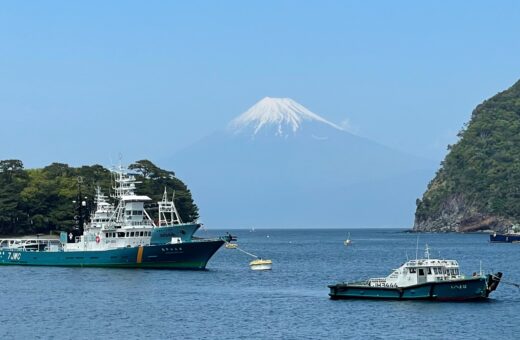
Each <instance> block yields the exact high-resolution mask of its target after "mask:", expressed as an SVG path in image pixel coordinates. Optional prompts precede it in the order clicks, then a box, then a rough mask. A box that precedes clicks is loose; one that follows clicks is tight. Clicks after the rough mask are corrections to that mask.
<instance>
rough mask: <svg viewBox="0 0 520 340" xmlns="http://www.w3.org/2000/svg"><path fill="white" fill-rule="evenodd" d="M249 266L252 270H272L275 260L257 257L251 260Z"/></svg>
mask: <svg viewBox="0 0 520 340" xmlns="http://www.w3.org/2000/svg"><path fill="white" fill-rule="evenodd" d="M249 267H250V268H251V270H271V269H272V267H273V261H271V260H263V259H256V260H253V261H251V262H249Z"/></svg>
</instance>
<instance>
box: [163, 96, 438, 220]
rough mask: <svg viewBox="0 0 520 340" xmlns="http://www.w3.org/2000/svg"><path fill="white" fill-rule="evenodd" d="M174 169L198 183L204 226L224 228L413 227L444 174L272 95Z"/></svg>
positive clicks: (174, 162)
mask: <svg viewBox="0 0 520 340" xmlns="http://www.w3.org/2000/svg"><path fill="white" fill-rule="evenodd" d="M280 137H282V138H280ZM161 165H163V164H161ZM164 167H167V168H169V169H172V170H174V171H175V173H176V174H177V175H178V176H179V177H180V178H181V179H183V181H185V182H186V183H188V184H189V186H190V190H191V191H192V193H193V197H194V199H195V201H196V202H197V205H198V206H199V208H200V215H201V219H202V221H204V222H205V223H207V224H208V225H212V226H215V227H220V228H229V227H251V226H255V227H258V228H261V227H267V228H284V227H303V228H306V227H320V228H321V227H364V226H371V227H385V226H392V227H409V226H411V225H412V223H413V218H414V211H415V201H416V199H417V198H418V197H420V196H421V194H422V191H423V188H424V187H425V186H426V184H427V183H428V180H429V178H430V177H431V175H432V174H433V173H434V171H435V164H433V163H432V162H430V161H427V160H424V159H420V158H417V157H414V156H410V155H408V154H405V153H402V152H400V151H397V150H394V149H391V148H388V147H385V146H383V145H381V144H378V143H376V142H374V141H371V140H369V139H366V138H362V137H359V136H356V135H353V134H351V133H349V132H348V131H345V130H343V129H341V128H340V127H339V126H337V125H335V124H334V123H331V122H330V121H328V120H326V119H325V118H322V117H321V116H319V115H317V114H315V113H313V112H311V111H310V110H308V109H306V108H305V107H303V106H302V105H300V104H298V103H296V102H295V101H293V100H291V99H289V98H269V97H266V98H264V99H262V100H260V101H259V102H258V103H256V104H255V105H254V106H253V107H251V108H250V109H249V110H247V111H246V112H244V113H243V114H241V115H239V116H238V117H237V118H235V119H234V120H233V121H231V123H229V124H228V125H227V128H224V129H222V130H219V131H215V132H214V133H213V134H211V135H209V136H207V137H205V138H203V139H201V140H199V141H198V142H196V143H194V144H192V145H191V146H189V147H188V148H185V149H183V150H181V151H179V152H177V153H175V154H174V155H172V157H171V158H169V159H167V160H165V162H164Z"/></svg>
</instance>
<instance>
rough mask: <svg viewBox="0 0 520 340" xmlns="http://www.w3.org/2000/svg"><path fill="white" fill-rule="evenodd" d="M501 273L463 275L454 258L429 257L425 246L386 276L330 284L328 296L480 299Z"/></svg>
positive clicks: (485, 294) (438, 299)
mask: <svg viewBox="0 0 520 340" xmlns="http://www.w3.org/2000/svg"><path fill="white" fill-rule="evenodd" d="M501 277H502V273H501V272H497V273H495V274H486V275H484V274H482V273H476V272H475V273H473V275H472V276H465V275H463V274H461V273H460V272H459V264H458V262H457V261H455V260H439V259H430V253H429V249H428V246H426V251H425V258H423V259H416V260H410V261H407V262H406V263H405V264H403V265H402V266H401V267H399V268H397V269H394V270H393V271H392V272H391V273H390V275H388V276H387V277H378V278H370V279H367V280H364V281H358V282H342V283H338V284H335V285H330V286H329V288H330V293H329V296H330V298H331V299H333V300H337V299H388V300H436V301H463V300H480V299H486V298H487V297H488V296H489V294H490V293H491V292H492V291H494V290H495V289H496V288H497V287H498V284H499V283H500V279H501Z"/></svg>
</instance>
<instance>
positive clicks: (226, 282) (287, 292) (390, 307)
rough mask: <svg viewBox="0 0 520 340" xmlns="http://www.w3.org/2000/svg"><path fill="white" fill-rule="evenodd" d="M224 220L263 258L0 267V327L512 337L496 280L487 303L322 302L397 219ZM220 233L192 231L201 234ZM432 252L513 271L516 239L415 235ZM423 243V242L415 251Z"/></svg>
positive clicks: (515, 305) (517, 294)
mask: <svg viewBox="0 0 520 340" xmlns="http://www.w3.org/2000/svg"><path fill="white" fill-rule="evenodd" d="M349 231H350V234H351V239H352V240H353V245H352V246H351V247H345V246H343V243H342V242H343V240H344V239H345V238H346V235H347V231H346V230H257V231H255V232H249V231H246V230H244V231H234V232H233V234H237V236H238V238H239V241H238V242H239V244H240V246H241V247H242V248H243V249H245V250H247V251H250V252H252V253H255V254H258V255H261V256H262V257H265V258H269V259H272V260H273V263H274V264H273V270H272V271H270V272H253V271H251V270H250V269H249V267H248V262H249V261H250V258H249V257H248V256H246V255H245V254H243V253H240V252H239V251H237V250H229V249H225V248H222V249H221V250H219V251H218V252H217V254H216V255H215V256H214V257H213V259H212V260H211V261H210V263H209V265H208V270H207V271H164V270H127V269H79V268H52V267H48V268H36V267H0V285H1V288H0V304H1V305H0V306H1V307H2V308H0V338H2V339H11V338H20V339H22V338H23V339H25V338H42V339H47V338H55V339H61V338H69V339H70V338H73V339H121V338H143V337H146V338H153V339H165V338H178V339H201V338H211V339H221V338H228V339H319V338H328V339H339V338H343V339H344V338H370V339H418V338H439V339H441V338H443V339H447V338H450V339H467V338H470V337H471V338H473V339H486V338H501V339H506V338H510V339H513V338H518V334H519V332H520V324H519V321H518V320H519V315H520V290H518V289H517V288H515V287H512V286H508V285H501V286H499V288H498V290H497V291H495V292H494V293H493V294H492V295H491V297H492V299H490V300H489V301H487V302H471V303H447V302H444V303H433V302H413V301H363V300H353V301H332V300H329V298H328V295H327V294H328V288H327V284H330V283H336V282H337V281H344V280H354V279H362V278H367V277H371V276H386V275H387V274H388V273H389V272H390V270H391V269H393V268H396V267H398V266H399V265H401V264H402V263H403V262H404V261H405V260H406V256H407V255H408V256H409V257H410V258H414V257H415V248H416V247H415V244H416V239H417V235H414V234H408V233H403V232H400V231H398V230H388V229H386V230H373V229H369V230H349ZM209 234H219V232H216V231H207V232H199V233H198V235H199V236H206V235H209ZM419 243H420V245H421V248H423V246H424V243H428V244H429V245H430V247H431V248H432V255H435V256H439V254H440V257H443V258H453V259H457V260H458V261H459V263H460V265H461V268H462V271H463V272H465V273H466V274H471V273H472V272H474V271H478V270H479V266H480V261H482V267H483V269H485V270H495V271H503V272H504V280H508V281H513V282H520V244H490V243H488V236H487V235H484V234H465V235H458V234H421V235H419ZM421 251H422V250H421Z"/></svg>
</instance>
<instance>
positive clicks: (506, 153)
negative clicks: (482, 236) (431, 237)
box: [414, 81, 520, 232]
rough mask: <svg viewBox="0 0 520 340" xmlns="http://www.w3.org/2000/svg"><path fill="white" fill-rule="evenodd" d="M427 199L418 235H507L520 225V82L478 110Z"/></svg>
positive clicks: (420, 203)
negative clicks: (490, 232)
mask: <svg viewBox="0 0 520 340" xmlns="http://www.w3.org/2000/svg"><path fill="white" fill-rule="evenodd" d="M458 136H459V138H460V139H459V141H458V142H457V143H456V144H455V145H451V146H448V149H449V153H448V155H447V156H446V158H445V159H444V161H443V162H442V163H441V168H440V169H439V170H438V171H437V173H436V175H435V178H433V180H432V181H431V182H430V183H429V185H428V188H427V190H426V192H425V193H424V195H423V197H422V199H418V200H417V202H416V203H417V209H416V212H415V224H414V230H415V231H458V232H466V231H478V230H497V231H504V230H506V229H508V228H509V227H510V226H511V225H512V224H513V223H517V222H518V221H520V81H519V82H517V83H516V84H514V85H513V86H512V87H511V88H509V89H507V90H506V91H503V92H500V93H498V94H497V95H495V96H493V97H492V98H490V99H488V100H486V101H484V102H483V103H482V104H480V105H478V106H477V107H476V108H475V110H474V111H473V113H472V116H471V119H470V121H469V123H467V124H466V125H465V126H464V128H463V129H462V130H461V131H460V132H459V134H458Z"/></svg>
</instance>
